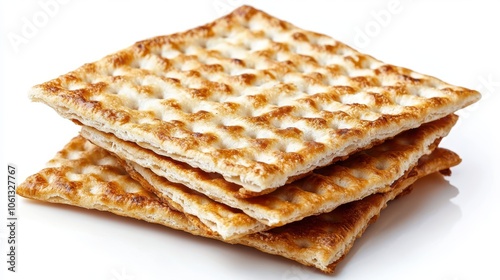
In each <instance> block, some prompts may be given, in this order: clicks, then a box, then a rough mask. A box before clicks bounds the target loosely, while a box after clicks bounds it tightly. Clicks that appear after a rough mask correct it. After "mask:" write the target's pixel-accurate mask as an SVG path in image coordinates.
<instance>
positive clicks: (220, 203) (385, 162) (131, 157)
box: [81, 115, 457, 238]
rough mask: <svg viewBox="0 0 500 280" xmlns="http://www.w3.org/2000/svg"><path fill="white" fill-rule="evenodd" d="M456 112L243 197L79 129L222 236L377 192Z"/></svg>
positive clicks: (211, 178) (213, 180)
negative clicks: (271, 188) (261, 192)
mask: <svg viewBox="0 0 500 280" xmlns="http://www.w3.org/2000/svg"><path fill="white" fill-rule="evenodd" d="M456 120H457V117H456V116H454V115H450V116H447V117H445V118H443V119H440V120H437V121H434V122H431V123H427V124H424V125H422V126H421V127H419V128H416V129H413V130H409V131H406V132H403V133H401V134H399V135H397V136H396V137H395V138H393V139H391V140H388V141H386V142H384V143H382V144H380V145H377V146H375V147H372V148H371V149H369V150H365V151H361V152H358V153H356V154H354V155H352V156H351V157H349V159H347V160H345V161H342V162H337V163H335V164H333V165H330V166H327V167H324V168H322V169H319V170H315V171H314V172H313V173H312V174H311V175H309V176H307V177H305V178H303V179H301V180H298V181H295V182H293V183H290V184H287V185H285V186H283V187H281V188H279V189H278V190H276V191H275V192H272V193H270V194H265V195H261V196H259V197H253V198H240V197H239V196H238V195H239V192H238V186H236V185H235V184H233V183H230V182H227V181H225V180H224V179H223V178H222V176H220V175H217V174H214V173H206V172H203V171H202V170H200V169H196V168H192V167H189V166H188V165H187V164H183V163H180V162H176V161H173V160H171V159H170V158H168V157H162V156H159V155H157V154H155V153H154V152H152V151H149V150H146V149H143V148H140V147H139V146H137V145H135V144H133V143H130V142H125V141H121V140H119V139H117V138H116V137H113V136H112V135H111V134H105V133H102V132H99V131H98V130H96V129H91V128H89V127H83V128H82V131H81V134H82V135H83V136H84V137H86V138H87V139H89V140H90V141H92V142H94V143H95V144H97V145H99V146H101V147H102V148H104V149H106V150H110V151H111V152H113V153H115V154H117V155H118V156H119V157H120V158H123V159H124V160H125V161H128V164H127V165H130V166H131V169H135V171H136V172H137V173H139V177H140V176H143V178H137V177H135V178H136V179H138V180H140V181H141V182H143V184H144V186H146V188H148V189H149V190H151V191H152V192H154V193H155V194H157V195H158V196H159V197H160V198H162V199H164V201H166V202H167V203H169V204H170V205H174V206H175V209H177V210H181V211H183V212H187V213H189V214H191V215H194V216H197V217H199V218H200V219H201V220H202V221H203V222H205V223H206V224H207V225H208V226H210V224H215V225H216V227H211V228H212V230H214V231H216V232H218V233H219V234H220V235H221V236H223V237H224V238H233V237H236V236H238V235H242V234H248V233H250V232H255V231H259V230H262V229H263V227H262V226H263V225H262V224H265V225H267V226H269V227H276V226H280V225H284V224H287V223H290V222H293V221H297V220H300V219H302V218H304V217H308V216H311V215H316V214H320V213H324V212H329V211H332V210H333V209H334V208H335V207H337V206H339V205H342V204H345V203H348V202H351V201H354V200H359V199H362V198H363V197H366V196H368V195H370V194H372V193H375V192H381V191H387V189H388V187H389V186H390V185H391V184H392V183H393V182H394V181H396V180H397V179H398V178H400V177H401V176H403V175H404V174H405V172H408V171H409V170H410V169H411V168H412V167H413V166H414V165H415V164H416V163H417V161H418V160H419V159H420V158H421V157H422V156H424V155H425V154H428V153H430V152H431V151H432V150H433V149H434V148H435V147H436V143H437V142H439V140H440V139H441V138H442V137H445V136H446V135H447V134H448V132H449V131H450V129H451V128H452V126H453V125H454V124H455V122H456ZM164 178H167V179H168V180H165V179H164ZM144 181H146V182H144ZM171 182H175V183H171ZM212 200H213V201H212ZM226 205H229V206H231V207H232V208H230V207H227V206H226ZM242 211H243V212H244V213H242ZM245 214H246V215H248V216H246V215H245ZM250 217H252V218H253V219H252V218H250ZM267 228H268V227H267Z"/></svg>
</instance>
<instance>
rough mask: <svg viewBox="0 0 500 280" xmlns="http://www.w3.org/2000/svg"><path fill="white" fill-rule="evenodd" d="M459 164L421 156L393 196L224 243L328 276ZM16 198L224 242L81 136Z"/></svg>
mask: <svg viewBox="0 0 500 280" xmlns="http://www.w3.org/2000/svg"><path fill="white" fill-rule="evenodd" d="M458 163H460V158H459V157H458V155H456V154H455V153H453V152H451V151H448V150H445V149H440V148H438V149H436V150H435V151H434V152H433V153H432V154H431V155H429V156H425V157H423V158H422V159H421V160H420V162H419V164H418V165H417V166H416V167H415V168H413V170H412V171H411V172H409V173H407V175H406V177H405V178H401V179H400V180H398V181H397V182H395V184H394V185H393V187H392V188H391V191H389V192H386V193H383V194H374V195H371V196H368V197H366V198H365V199H363V200H359V201H355V202H352V203H349V204H344V205H342V206H340V207H338V208H336V209H335V210H334V211H332V212H330V213H325V214H322V215H318V216H313V217H309V218H306V219H303V220H301V221H299V222H295V223H291V224H288V225H285V226H282V227H279V228H275V229H272V230H269V231H267V232H259V233H254V234H251V235H248V236H245V237H242V238H238V239H233V240H230V241H226V242H230V243H233V244H244V245H247V246H251V247H254V248H257V249H259V250H261V251H264V252H267V253H270V254H275V255H280V256H283V257H286V258H289V259H292V260H295V261H297V262H299V263H302V264H305V265H308V266H314V267H316V268H318V269H320V270H322V271H324V272H333V270H334V269H335V265H336V264H337V263H338V262H339V261H340V260H341V259H342V257H343V256H344V255H345V254H346V253H347V252H348V251H349V249H350V248H351V246H352V244H353V242H354V240H355V239H356V238H357V237H359V236H361V234H362V233H363V232H364V230H365V229H366V227H367V226H368V225H369V223H370V222H372V221H374V220H375V219H376V218H377V217H378V215H379V213H380V211H381V210H382V209H383V208H384V207H385V206H386V204H387V202H388V201H389V200H391V199H393V198H394V197H396V196H397V195H398V194H399V193H401V192H402V191H403V190H405V189H406V188H407V187H408V186H409V185H411V184H412V183H413V182H415V181H416V180H417V179H418V178H420V177H422V176H425V175H427V174H430V173H433V172H436V171H439V170H446V169H448V168H449V167H451V166H454V165H456V164H458ZM17 193H18V194H19V195H21V196H24V197H27V198H32V199H37V200H42V201H48V202H53V203H64V204H69V205H74V206H79V207H84V208H89V209H97V210H101V211H109V212H112V213H115V214H117V215H121V216H127V217H133V218H136V219H141V220H145V221H148V222H152V223H158V224H162V225H165V226H167V227H170V228H174V229H178V230H183V231H186V232H189V233H192V234H195V235H201V236H205V237H210V238H215V239H221V237H220V236H219V235H217V234H215V233H213V232H211V231H210V230H209V229H208V228H207V227H205V226H204V225H203V224H202V223H200V222H199V221H197V218H196V217H193V216H190V215H187V214H184V213H182V212H179V211H175V210H172V209H171V208H169V207H168V206H167V205H165V204H164V203H162V202H161V201H160V200H159V199H158V198H157V197H156V196H155V195H154V194H152V193H149V192H148V191H146V190H145V189H143V188H142V187H141V185H140V184H139V183H138V182H136V181H135V180H133V179H132V178H131V177H130V176H129V175H128V174H127V172H126V171H125V170H124V169H123V168H122V167H121V165H120V164H119V163H118V162H117V159H116V158H115V157H114V156H112V155H111V154H110V153H108V152H107V151H106V150H104V149H101V148H99V147H97V146H95V145H93V144H91V143H90V142H88V141H86V140H85V139H84V138H83V137H76V138H74V139H73V140H71V141H70V143H68V144H67V145H66V146H65V147H64V149H63V150H61V151H60V152H59V153H58V154H57V155H56V156H55V157H54V159H52V160H51V161H50V162H49V163H48V167H47V168H45V169H43V170H41V171H40V172H38V173H36V174H34V175H32V176H30V177H28V178H27V179H26V180H25V181H24V182H23V183H22V184H21V185H19V186H18V188H17Z"/></svg>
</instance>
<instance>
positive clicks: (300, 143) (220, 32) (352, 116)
mask: <svg viewBox="0 0 500 280" xmlns="http://www.w3.org/2000/svg"><path fill="white" fill-rule="evenodd" d="M31 96H32V99H33V100H37V101H42V102H45V103H47V104H48V105H50V106H52V107H54V108H55V109H56V110H57V111H58V112H59V113H60V114H61V115H63V116H65V117H67V118H70V119H74V120H76V121H78V122H81V123H83V124H85V125H89V126H93V127H95V128H97V129H100V130H103V131H105V132H111V133H114V134H115V135H116V136H118V137H119V138H122V139H124V140H127V141H132V142H137V143H139V144H140V145H142V146H144V147H148V148H150V149H152V150H154V151H156V152H157V153H161V154H164V155H167V156H170V157H172V158H174V159H176V160H179V161H183V162H187V163H188V164H190V165H192V166H195V167H199V168H201V169H203V170H205V171H208V172H217V173H220V174H222V175H223V176H224V177H225V179H226V180H228V181H232V182H235V183H237V184H239V185H242V186H243V187H244V188H242V189H241V191H242V192H247V193H250V194H258V193H262V192H269V191H271V190H272V189H275V188H277V187H279V186H282V185H284V184H285V183H287V182H288V181H290V180H291V179H293V178H295V177H296V176H300V175H301V174H304V173H307V172H309V171H311V170H313V169H315V168H317V167H320V166H324V165H327V164H329V163H330V162H332V161H333V160H335V159H338V158H341V157H343V156H346V155H348V154H350V153H352V152H354V151H356V150H359V149H362V148H363V147H366V146H369V145H371V144H372V143H373V142H374V141H377V140H381V139H385V138H388V137H392V136H394V135H396V134H397V133H399V132H401V131H403V130H406V129H409V128H413V127H417V126H419V125H420V124H421V123H424V122H428V121H432V120H435V119H437V118H440V117H444V116H445V115H448V114H450V113H452V112H454V111H456V110H457V109H460V108H462V107H464V106H466V105H468V104H471V103H473V102H474V101H476V100H477V99H478V98H479V94H478V93H477V92H475V91H472V90H468V89H465V88H461V87H457V86H453V85H450V84H447V83H445V82H443V81H441V80H438V79H436V78H433V77H430V76H426V75H423V74H419V73H416V72H414V71H411V70H409V69H405V68H402V67H397V66H394V65H389V64H385V63H383V62H381V61H379V60H376V59H374V58H372V57H371V56H369V55H365V54H362V53H359V52H357V51H355V50H354V49H352V48H350V47H348V46H346V45H345V44H343V43H341V42H338V41H336V40H334V39H332V38H330V37H328V36H325V35H321V34H317V33H314V32H310V31H306V30H302V29H300V28H298V27H295V26H294V25H292V24H290V23H288V22H284V21H281V20H279V19H276V18H274V17H272V16H270V15H268V14H266V13H264V12H261V11H259V10H256V9H254V8H252V7H249V6H243V7H241V8H239V9H237V10H235V11H234V12H232V13H231V14H229V15H227V16H225V17H223V18H221V19H218V20H216V21H214V22H212V23H209V24H207V25H204V26H200V27H198V28H194V29H192V30H188V31H186V32H183V33H177V34H172V35H168V36H160V37H155V38H151V39H148V40H144V41H140V42H137V43H136V44H134V45H133V46H131V47H129V48H126V49H124V50H121V51H119V52H117V53H114V54H112V55H109V56H107V57H105V58H103V59H101V60H99V61H96V62H94V63H89V64H86V65H84V66H82V67H80V68H78V69H77V70H75V71H72V72H70V73H68V74H66V75H62V76H60V77H59V78H56V79H54V80H51V81H49V82H46V83H44V84H41V85H38V86H35V87H34V88H33V89H32V91H31Z"/></svg>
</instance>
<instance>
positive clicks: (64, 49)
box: [0, 0, 500, 280]
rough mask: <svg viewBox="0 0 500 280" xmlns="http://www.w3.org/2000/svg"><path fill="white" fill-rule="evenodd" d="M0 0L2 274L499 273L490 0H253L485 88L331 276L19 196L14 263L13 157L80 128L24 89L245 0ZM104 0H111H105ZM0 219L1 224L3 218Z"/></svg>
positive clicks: (35, 160)
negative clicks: (453, 157)
mask: <svg viewBox="0 0 500 280" xmlns="http://www.w3.org/2000/svg"><path fill="white" fill-rule="evenodd" d="M53 1H54V0H39V1H8V2H7V1H2V2H1V4H0V5H1V6H0V18H1V19H0V20H1V26H0V28H1V45H0V46H1V49H0V51H1V58H0V65H1V70H0V71H1V72H0V74H1V75H0V78H1V80H0V87H1V94H0V98H1V100H0V104H1V105H0V106H1V134H0V135H1V151H0V154H1V161H2V162H1V165H0V166H1V169H0V170H4V171H2V172H3V173H1V172H0V173H1V174H3V175H1V178H3V179H2V186H4V187H2V188H1V189H2V191H1V207H0V213H1V216H0V217H1V219H2V222H1V226H0V244H1V248H0V249H1V250H0V251H1V256H0V260H1V261H0V269H1V270H2V274H3V275H4V277H3V279H106V280H132V279H134V280H135V279H172V278H174V279H184V278H185V279H194V278H204V279H262V280H264V279H297V280H306V279H439V280H462V279H500V271H499V269H498V261H499V257H498V252H499V251H500V241H499V240H500V238H499V236H500V230H499V220H500V219H499V217H498V215H499V214H500V203H499V198H500V191H499V189H500V177H499V174H500V170H499V167H500V164H499V163H498V162H499V159H500V148H499V147H500V145H499V143H500V138H499V136H498V135H499V133H498V128H499V127H500V126H499V120H500V118H499V104H500V97H499V94H500V71H499V70H500V69H499V65H500V64H499V62H500V55H499V50H500V44H499V40H498V27H499V26H500V16H499V14H498V13H499V11H500V9H499V7H497V6H496V5H495V4H494V3H495V1H489V2H488V1H437V3H435V2H436V1H401V2H398V1H396V2H394V1H389V0H381V1H307V2H306V1H286V2H280V3H274V2H277V1H273V3H272V4H269V3H267V2H271V1H254V2H252V3H253V5H254V6H255V7H257V8H260V9H263V10H265V11H267V12H268V13H271V14H273V15H275V16H277V17H279V18H281V19H284V20H287V21H291V22H293V23H294V24H295V25H297V26H299V27H302V28H305V29H309V30H314V31H317V32H321V33H326V34H328V35H330V36H332V37H334V38H336V39H338V40H341V41H343V42H345V43H347V44H349V45H351V46H353V47H355V48H358V49H360V50H361V51H363V52H367V53H369V54H371V55H373V56H374V57H376V58H379V59H381V60H383V61H385V62H389V63H392V64H396V65H401V66H405V67H408V68H411V69H414V70H416V71H419V72H423V73H426V74H430V75H434V76H437V77H439V78H441V79H443V80H445V81H447V82H450V83H453V84H457V85H461V86H465V87H469V88H473V89H477V90H479V91H481V93H482V94H483V98H482V100H481V101H480V102H478V103H477V104H475V105H474V106H471V107H469V108H467V109H465V110H462V111H461V112H460V113H459V114H460V116H461V117H462V118H461V121H460V123H459V124H458V125H457V126H456V127H455V128H454V129H453V131H452V132H451V134H450V135H449V137H447V138H446V139H445V140H444V141H443V146H445V147H447V148H450V149H452V150H454V151H456V152H457V153H459V154H460V155H461V157H462V158H463V163H462V164H461V165H460V166H458V167H456V168H453V174H452V176H451V177H449V178H446V179H442V178H441V177H440V176H431V177H429V178H426V179H424V180H422V181H420V182H419V183H418V184H417V186H418V187H416V188H415V190H414V192H413V193H412V194H411V195H410V196H406V197H404V198H402V199H400V200H398V201H395V202H394V203H391V204H390V207H389V208H387V209H386V210H384V211H383V213H382V215H381V218H380V219H379V220H378V221H377V222H376V223H375V224H374V225H373V226H371V227H370V228H369V229H368V231H367V232H366V233H365V235H364V236H363V237H362V238H361V239H359V240H358V241H357V243H356V245H355V246H354V248H353V249H352V251H351V252H350V254H349V255H348V256H347V258H346V259H344V261H343V262H342V263H341V264H340V265H339V266H338V268H337V272H336V273H335V274H334V275H329V276H325V275H323V274H321V273H319V272H317V271H316V270H314V269H306V268H303V267H301V266H299V265H297V264H295V263H294V262H291V261H288V260H285V259H283V258H280V257H274V256H269V255H267V254H264V253H260V252H258V251H257V250H254V249H251V248H245V247H242V246H231V245H226V244H223V243H221V242H218V241H212V240H205V239H201V238H197V237H192V236H190V235H189V234H185V233H182V232H176V231H173V230H170V229H166V228H164V227H161V226H157V225H152V224H147V223H145V222H140V221H135V220H132V219H126V218H121V217H115V216H113V215H111V214H107V213H101V212H97V211H87V210H80V209H77V208H75V207H67V206H54V205H48V204H45V203H38V202H33V201H28V200H26V199H23V198H18V203H17V214H18V217H19V220H18V231H17V235H16V237H17V242H18V251H17V260H18V262H17V267H16V268H17V270H18V272H16V273H11V272H8V271H7V263H6V259H7V256H6V254H7V251H6V245H7V239H6V238H7V234H8V232H7V231H8V229H7V227H6V226H5V225H6V224H7V220H6V212H7V206H6V201H7V199H6V195H7V193H6V184H7V183H6V181H7V164H9V163H12V164H15V165H16V166H17V180H18V184H20V183H21V181H23V180H24V178H26V177H27V176H29V175H31V174H32V173H35V172H37V171H38V170H40V169H41V168H43V166H44V163H45V162H46V161H48V160H49V159H50V158H51V157H52V156H53V155H54V154H55V153H56V152H57V151H58V150H59V149H60V148H61V147H62V146H63V145H64V144H65V143H66V142H67V141H68V140H69V139H70V138H72V137H73V136H74V135H76V134H77V132H78V128H77V127H76V125H74V124H73V123H71V122H70V121H68V120H65V119H62V118H61V117H59V116H58V115H57V114H56V113H55V112H54V111H53V110H52V109H50V108H49V107H48V106H45V105H42V104H35V103H31V102H30V101H29V100H28V97H27V91H28V89H29V88H30V87H31V86H33V85H35V84H37V83H41V82H44V81H46V80H49V79H51V78H54V77H56V76H58V75H60V74H63V73H66V72H67V71H70V70H73V69H75V68H77V67H78V66H80V65H82V64H83V63H85V62H90V61H94V60H97V59H99V58H101V57H103V56H104V55H106V54H109V53H111V52H114V51H117V50H119V49H121V48H124V47H127V46H129V45H131V44H132V43H134V42H135V41H138V40H141V39H145V38H148V37H151V36H155V35H161V34H168V33H172V32H176V31H182V30H185V29H188V28H192V27H195V26H198V25H200V24H204V23H206V22H208V21H211V20H213V19H215V18H216V17H218V16H220V15H222V14H223V13H226V12H229V11H230V10H231V9H232V8H234V7H236V6H239V5H240V4H241V3H243V1H239V0H209V1H175V2H173V1H172V2H169V1H144V0H142V1H106V2H105V1H65V2H67V3H62V2H61V3H57V2H55V3H57V5H56V6H54V5H53V6H51V9H50V10H47V8H44V7H43V6H44V5H43V4H44V3H49V2H52V3H54V2H53ZM104 2H105V3H104ZM30 25H32V26H30ZM4 224H5V225H4Z"/></svg>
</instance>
